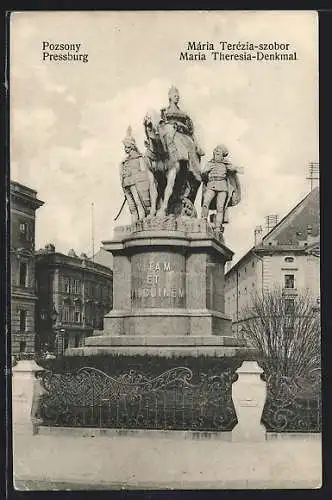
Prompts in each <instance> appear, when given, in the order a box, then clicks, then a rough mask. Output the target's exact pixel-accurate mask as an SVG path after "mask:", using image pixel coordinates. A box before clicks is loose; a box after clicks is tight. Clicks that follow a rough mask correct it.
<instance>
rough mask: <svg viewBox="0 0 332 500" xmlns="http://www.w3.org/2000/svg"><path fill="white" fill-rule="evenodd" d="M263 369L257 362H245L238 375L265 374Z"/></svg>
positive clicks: (237, 371) (238, 370)
mask: <svg viewBox="0 0 332 500" xmlns="http://www.w3.org/2000/svg"><path fill="white" fill-rule="evenodd" d="M263 371H264V370H263V369H262V368H261V367H260V366H259V364H258V363H257V361H243V363H242V365H241V366H240V367H239V368H238V369H237V370H236V373H239V374H241V373H253V374H254V373H259V374H260V373H263Z"/></svg>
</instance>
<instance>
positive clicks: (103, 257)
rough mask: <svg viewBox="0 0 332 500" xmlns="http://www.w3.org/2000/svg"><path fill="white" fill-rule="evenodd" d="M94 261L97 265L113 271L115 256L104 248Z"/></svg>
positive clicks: (95, 256)
mask: <svg viewBox="0 0 332 500" xmlns="http://www.w3.org/2000/svg"><path fill="white" fill-rule="evenodd" d="M93 261H94V262H96V263H97V264H101V265H103V266H106V267H109V268H110V269H113V255H112V254H111V252H107V251H106V250H105V249H104V248H103V247H101V248H100V249H99V251H98V252H97V253H96V254H95V255H94V257H93Z"/></svg>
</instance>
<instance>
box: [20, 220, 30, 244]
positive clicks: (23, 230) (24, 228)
mask: <svg viewBox="0 0 332 500" xmlns="http://www.w3.org/2000/svg"><path fill="white" fill-rule="evenodd" d="M19 233H20V239H21V240H25V241H26V240H27V239H28V235H29V226H28V224H27V223H26V222H20V226H19Z"/></svg>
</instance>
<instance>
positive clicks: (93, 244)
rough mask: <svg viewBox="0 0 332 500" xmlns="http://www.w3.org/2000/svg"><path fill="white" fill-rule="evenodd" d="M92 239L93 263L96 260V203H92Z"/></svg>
mask: <svg viewBox="0 0 332 500" xmlns="http://www.w3.org/2000/svg"><path fill="white" fill-rule="evenodd" d="M91 239H92V262H94V258H95V222H94V203H93V202H92V203H91Z"/></svg>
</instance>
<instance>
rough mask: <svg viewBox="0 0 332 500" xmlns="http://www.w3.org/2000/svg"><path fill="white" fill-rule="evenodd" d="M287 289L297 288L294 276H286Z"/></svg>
mask: <svg viewBox="0 0 332 500" xmlns="http://www.w3.org/2000/svg"><path fill="white" fill-rule="evenodd" d="M285 288H295V276H294V274H285Z"/></svg>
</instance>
